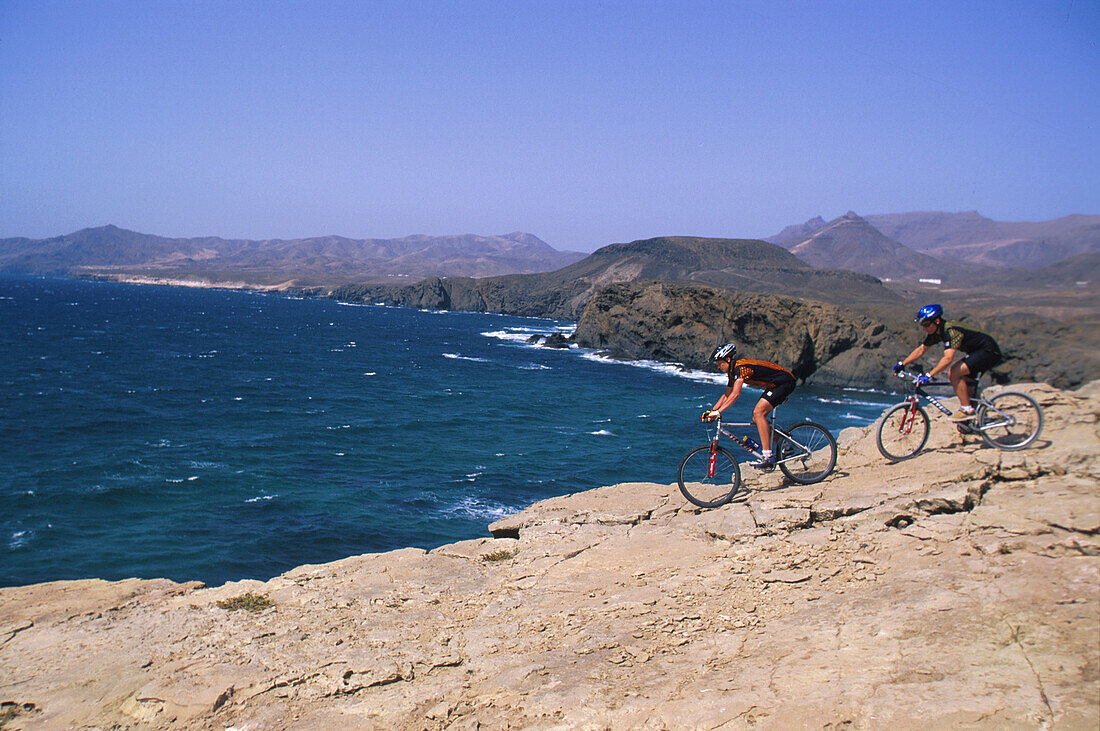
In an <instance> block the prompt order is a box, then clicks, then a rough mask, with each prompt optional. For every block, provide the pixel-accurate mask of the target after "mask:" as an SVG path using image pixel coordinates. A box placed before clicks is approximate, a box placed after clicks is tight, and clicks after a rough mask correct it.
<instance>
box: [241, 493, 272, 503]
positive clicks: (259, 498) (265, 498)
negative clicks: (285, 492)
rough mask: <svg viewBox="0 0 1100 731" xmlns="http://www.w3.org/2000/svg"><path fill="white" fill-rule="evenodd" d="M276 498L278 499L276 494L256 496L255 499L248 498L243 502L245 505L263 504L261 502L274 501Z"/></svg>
mask: <svg viewBox="0 0 1100 731" xmlns="http://www.w3.org/2000/svg"><path fill="white" fill-rule="evenodd" d="M277 497H279V496H278V495H277V494H276V495H257V496H256V497H250V498H248V499H247V500H245V502H246V503H263V502H267V501H268V500H274V499H275V498H277Z"/></svg>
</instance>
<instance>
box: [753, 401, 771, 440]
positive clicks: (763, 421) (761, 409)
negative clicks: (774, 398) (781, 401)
mask: <svg viewBox="0 0 1100 731" xmlns="http://www.w3.org/2000/svg"><path fill="white" fill-rule="evenodd" d="M774 408H775V406H773V405H772V404H771V403H770V402H769V401H768V399H766V398H764V397H763V396H762V397H760V400H759V401H757V402H756V406H755V407H754V408H753V410H752V423H754V424H756V431H757V433H758V434H759V435H760V448H761V449H763V450H764V451H765V452H768V451H770V450H771V448H772V435H771V424H769V423H768V414H770V413H771V412H772V409H774Z"/></svg>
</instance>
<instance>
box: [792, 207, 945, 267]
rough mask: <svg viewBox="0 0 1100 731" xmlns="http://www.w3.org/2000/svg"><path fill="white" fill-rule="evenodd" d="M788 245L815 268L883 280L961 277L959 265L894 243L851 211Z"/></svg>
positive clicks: (796, 254)
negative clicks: (843, 270) (848, 271)
mask: <svg viewBox="0 0 1100 731" xmlns="http://www.w3.org/2000/svg"><path fill="white" fill-rule="evenodd" d="M786 246H787V248H789V249H790V251H791V253H792V254H794V255H795V256H797V257H798V258H799V259H801V260H802V261H804V262H806V263H808V264H811V265H813V266H815V267H833V268H836V269H847V270H850V271H854V272H862V273H864V274H870V275H872V276H875V277H879V278H881V279H914V280H916V279H940V280H949V279H952V278H954V277H956V276H958V275H959V274H960V272H959V267H958V266H956V265H953V264H950V263H948V262H945V261H943V260H941V259H936V258H933V257H931V256H928V255H926V254H922V253H920V252H918V251H915V250H913V249H910V248H908V247H907V246H904V245H903V244H900V243H898V242H897V241H894V240H893V239H891V238H889V237H887V236H885V235H883V234H882V232H881V231H879V230H878V229H876V228H875V227H874V226H872V225H871V224H870V223H868V222H867V221H866V220H865V219H863V218H861V217H860V216H858V215H856V214H855V213H854V212H852V211H849V212H848V213H846V214H845V215H843V216H841V217H840V218H837V219H834V220H832V221H830V222H829V223H827V224H825V225H824V226H822V227H821V228H819V229H817V230H816V231H814V232H813V233H812V234H810V235H809V236H806V237H805V238H803V239H801V240H798V239H795V240H791V241H789V242H788V243H787V244H786Z"/></svg>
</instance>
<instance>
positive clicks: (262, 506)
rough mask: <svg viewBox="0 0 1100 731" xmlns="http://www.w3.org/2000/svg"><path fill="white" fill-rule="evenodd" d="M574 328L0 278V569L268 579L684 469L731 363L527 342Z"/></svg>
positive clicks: (859, 405)
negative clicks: (713, 367)
mask: <svg viewBox="0 0 1100 731" xmlns="http://www.w3.org/2000/svg"><path fill="white" fill-rule="evenodd" d="M571 328H572V323H566V322H555V321H551V320H539V319H531V318H518V317H506V316H498V315H484V314H472V313H450V312H422V311H416V310H408V309H399V308H387V307H375V306H351V305H343V304H340V303H337V302H334V301H330V300H319V299H306V300H302V299H292V298H287V297H281V296H275V295H260V294H250V293H245V292H231V291H214V290H199V289H184V288H170V287H153V286H136V285H122V284H111V283H103V282H90V281H79V280H66V279H42V278H29V277H15V276H0V404H3V407H2V408H3V410H2V419H0V586H10V585H21V584H28V583H34V582H40V581H50V580H55V579H75V578H88V577H99V578H105V579H119V578H125V577H130V576H137V577H143V578H152V577H167V578H171V579H175V580H180V581H182V580H191V579H198V580H201V581H204V582H206V583H208V584H211V585H216V584H220V583H223V582H225V581H228V580H234V579H240V578H260V579H266V578H269V577H271V576H274V575H276V574H278V573H281V572H283V571H286V570H287V569H289V568H292V567H294V566H297V565H300V564H303V563H317V562H324V561H331V560H335V559H338V558H342V557H345V556H349V555H355V554H360V553H366V552H376V551H386V550H391V549H395V548H401V547H405V546H419V547H422V548H432V547H435V546H438V545H441V544H443V543H448V542H452V541H456V540H461V539H465V538H473V537H478V536H485V535H488V531H487V525H488V524H489V523H490V522H492V521H493V520H496V519H498V518H500V517H503V516H506V515H508V514H510V513H513V512H515V511H518V510H520V509H522V508H524V507H525V506H527V505H530V504H531V503H533V502H535V501H537V500H541V499H544V498H547V497H552V496H556V495H562V494H566V493H571V492H577V491H580V490H587V489H591V488H594V487H598V486H600V485H608V484H614V483H618V482H625V481H656V482H663V483H670V482H673V481H674V480H675V469H676V465H677V463H678V461H679V458H680V456H681V455H682V454H683V453H684V452H685V451H687V449H688V448H689V447H691V446H694V445H695V444H696V443H699V442H701V441H702V440H703V434H702V430H701V428H700V426H699V422H698V419H697V415H698V414H699V412H700V411H701V410H703V409H704V408H706V407H707V406H709V405H710V404H712V403H713V402H714V400H715V399H716V398H717V396H718V395H719V393H720V391H721V389H722V385H721V380H720V379H718V377H717V376H716V375H704V374H698V373H696V374H690V373H687V374H685V373H681V372H679V371H677V370H676V369H674V368H670V367H667V366H661V365H660V364H624V363H619V362H615V361H609V360H607V359H603V358H599V357H598V356H596V355H595V354H593V353H590V352H586V351H583V350H580V349H575V348H574V349H570V350H556V349H550V348H543V347H535V346H532V345H528V344H527V343H526V342H525V341H526V339H527V338H528V337H529V336H530V335H531V334H533V333H550V332H554V331H555V330H557V331H566V332H568V331H569V330H571ZM746 396H747V397H746ZM746 396H743V397H742V403H739V404H738V406H737V407H735V410H737V411H738V413H739V416H741V417H744V418H746V419H747V416H748V413H749V412H750V410H751V407H752V404H753V403H754V402H755V400H756V398H755V396H756V393H755V392H752V393H748V394H746ZM891 400H892V399H891V397H890V396H888V395H887V394H882V393H873V392H866V393H864V392H840V391H837V392H815V391H813V390H812V389H809V388H800V389H799V390H798V391H796V392H795V395H794V396H793V397H792V399H791V405H790V406H784V407H783V410H784V411H785V412H786V413H787V415H788V416H792V417H793V416H794V415H795V414H797V415H798V416H800V417H801V416H807V417H811V418H814V419H816V420H819V421H821V422H823V423H824V424H826V425H827V426H828V427H829V428H830V429H832V430H834V433H835V432H837V431H839V430H840V429H841V428H843V427H845V426H850V425H856V424H865V423H869V422H870V421H871V420H872V419H873V418H874V417H875V416H877V415H878V414H880V413H881V411H882V409H883V407H884V406H885V405H886V404H888V403H889V402H890V401H891Z"/></svg>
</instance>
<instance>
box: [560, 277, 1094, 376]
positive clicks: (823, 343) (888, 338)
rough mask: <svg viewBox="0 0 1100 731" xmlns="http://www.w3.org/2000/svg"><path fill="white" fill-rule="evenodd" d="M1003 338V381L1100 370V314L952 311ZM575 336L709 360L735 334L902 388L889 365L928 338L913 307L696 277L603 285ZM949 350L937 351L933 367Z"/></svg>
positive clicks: (811, 370)
mask: <svg viewBox="0 0 1100 731" xmlns="http://www.w3.org/2000/svg"><path fill="white" fill-rule="evenodd" d="M951 316H952V317H953V318H956V319H961V320H964V321H967V322H971V323H973V324H975V325H977V326H979V327H981V328H983V329H984V330H986V331H987V332H989V333H990V334H991V335H993V337H994V338H995V339H996V340H997V342H998V343H999V344H1000V346H1001V350H1002V352H1003V353H1004V356H1005V360H1004V361H1003V362H1002V363H1001V364H1000V365H998V366H997V367H996V368H995V369H994V370H993V372H992V373H991V374H990V378H991V380H992V381H994V382H996V383H1014V382H1023V381H1044V382H1047V383H1050V384H1052V385H1054V386H1057V387H1058V388H1074V387H1076V386H1079V385H1081V384H1083V383H1087V382H1088V381H1090V380H1093V379H1095V378H1097V377H1098V375H1100V349H1098V348H1097V333H1098V332H1100V321H1098V320H1097V318H1096V317H1095V316H1093V317H1088V318H1084V319H1079V320H1077V321H1075V322H1059V321H1056V320H1052V319H1048V318H1045V317H1040V316H1038V315H1027V314H1020V313H1015V314H1013V315H1012V316H1011V317H1010V318H1001V317H998V316H996V314H995V312H993V311H989V312H983V311H975V312H965V311H963V310H961V308H960V309H954V308H953V309H952V310H951ZM574 339H575V342H577V343H578V344H579V345H582V346H584V347H590V348H599V349H604V350H608V351H610V352H612V353H613V354H615V355H618V356H620V357H624V358H636V359H655V360H662V361H669V362H677V363H682V364H684V365H685V366H688V367H693V368H701V367H705V366H706V365H707V358H708V357H709V355H710V353H711V351H712V350H713V348H714V346H715V345H717V344H718V343H721V342H726V341H734V342H736V343H737V344H738V346H739V347H740V348H741V351H740V352H741V353H742V354H744V355H747V356H749V357H758V358H763V359H766V360H772V361H775V362H778V363H780V364H782V365H785V366H787V367H788V368H791V369H792V371H793V372H794V373H795V375H796V376H798V377H799V378H801V379H805V380H806V381H808V382H810V383H815V384H818V385H826V386H860V387H879V388H894V387H895V386H896V385H897V384H896V383H895V382H894V379H893V378H892V377H891V367H892V366H893V364H894V363H895V362H897V361H898V360H899V359H900V358H902V357H904V356H905V355H907V354H908V353H909V352H910V351H912V350H913V348H914V347H916V345H917V344H918V343H919V342H920V341H921V339H922V335H921V333H920V331H919V330H917V329H916V328H915V327H914V326H913V323H912V316H911V313H910V311H909V310H908V309H907V308H905V307H898V306H886V305H883V306H878V307H869V306H866V305H859V306H853V307H851V308H848V307H843V306H839V305H833V304H828V303H823V302H815V301H812V300H799V299H794V298H789V297H780V296H776V295H764V294H752V293H747V292H734V291H730V290H725V289H718V288H715V287H708V286H704V285H695V284H671V283H656V282H630V283H620V284H615V285H611V286H608V287H605V288H604V289H603V290H601V291H600V292H599V294H597V295H596V296H595V297H593V298H592V300H591V301H590V302H589V303H588V306H587V307H586V308H585V310H584V313H583V314H582V316H581V318H580V321H579V322H578V325H577V330H576V333H575V334H574ZM942 354H943V350H942V349H941V348H939V347H938V346H937V347H934V348H931V349H930V350H929V353H928V354H927V355H926V356H925V358H924V360H923V362H922V363H921V365H922V366H923V367H924V368H925V369H928V368H931V367H932V366H933V365H934V364H935V363H936V362H937V361H938V360H939V358H940V357H941V356H942Z"/></svg>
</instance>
